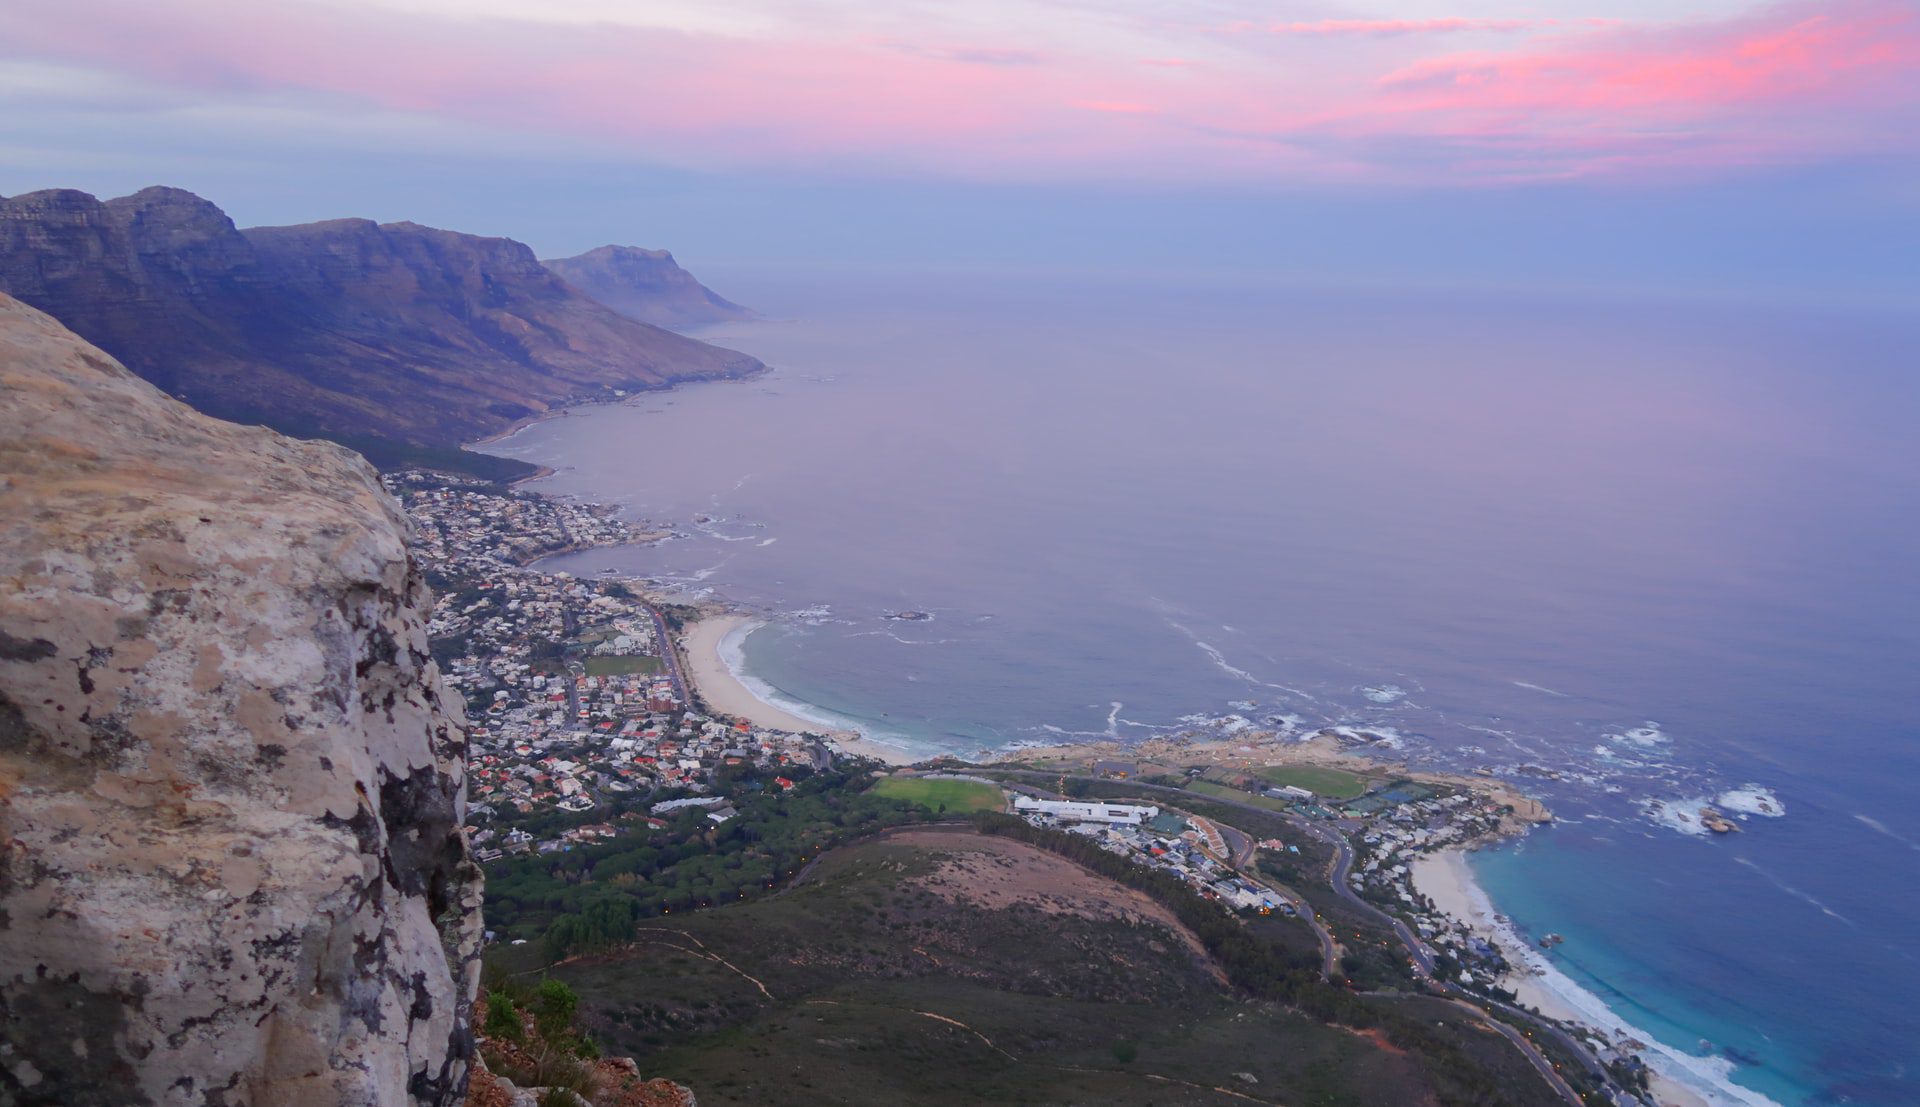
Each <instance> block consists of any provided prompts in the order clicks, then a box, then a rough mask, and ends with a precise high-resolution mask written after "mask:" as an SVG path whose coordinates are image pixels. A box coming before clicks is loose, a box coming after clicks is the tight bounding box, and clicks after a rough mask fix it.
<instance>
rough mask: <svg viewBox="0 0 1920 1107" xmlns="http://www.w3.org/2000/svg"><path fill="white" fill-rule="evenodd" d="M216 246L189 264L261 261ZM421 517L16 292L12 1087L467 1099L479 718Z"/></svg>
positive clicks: (7, 863) (53, 1099)
mask: <svg viewBox="0 0 1920 1107" xmlns="http://www.w3.org/2000/svg"><path fill="white" fill-rule="evenodd" d="M73 210H76V211H80V213H81V215H82V216H83V218H76V219H74V220H72V221H70V222H69V223H68V224H66V229H65V230H63V231H62V232H61V233H62V234H64V235H67V236H68V237H69V238H70V239H74V240H78V241H82V242H87V243H92V244H93V245H95V246H97V245H100V244H101V243H104V242H107V241H108V238H106V237H103V236H101V235H100V234H99V226H98V225H97V224H98V221H99V220H100V219H101V218H102V217H101V216H100V215H99V213H98V212H97V211H92V212H91V213H89V212H88V211H87V210H86V208H85V205H77V206H73ZM165 222H166V224H167V225H168V226H171V227H175V228H178V227H179V226H180V224H179V223H178V222H177V221H173V220H170V219H169V220H165ZM212 230H213V231H215V232H218V228H217V227H214V228H212ZM180 233H181V234H183V235H188V234H190V232H188V231H180ZM195 242H197V243H198V245H192V246H190V247H180V248H169V249H167V250H165V251H163V253H162V255H161V256H162V257H165V258H169V259H173V260H175V261H178V262H179V268H180V270H181V275H180V280H182V281H187V280H188V279H189V276H191V279H193V280H199V279H201V278H202V277H204V276H205V275H206V274H208V273H211V272H213V271H215V270H216V269H217V268H218V267H219V266H221V265H227V264H229V263H233V262H235V260H236V259H240V260H242V261H243V260H244V255H243V254H240V253H236V252H233V250H234V247H233V244H232V240H231V237H230V236H226V235H224V234H221V233H214V234H211V235H207V236H204V237H201V238H197V239H195ZM89 248H92V247H91V246H90V247H89ZM196 251H204V253H201V254H198V255H196ZM196 256H197V260H196ZM109 260H111V261H112V263H113V265H114V266H122V265H125V264H129V259H127V258H126V257H124V256H115V257H113V258H111V259H109V258H108V257H106V256H105V255H102V256H101V257H99V258H97V259H96V261H97V264H96V265H94V266H93V267H92V268H91V269H90V270H89V277H88V279H91V280H100V281H106V282H108V283H111V278H110V276H109V274H111V273H112V272H113V271H115V270H113V269H112V268H111V267H110V266H109V265H108V264H107V262H108V261H109ZM240 268H241V269H242V270H244V268H245V267H244V265H242V266H240ZM144 271H146V272H147V273H148V274H149V277H151V272H152V267H151V266H148V267H145V270H144ZM43 276H44V277H46V278H48V279H54V278H60V274H58V273H55V272H52V271H47V272H45V273H43ZM61 279H64V278H61ZM169 279H171V278H169ZM203 287H204V286H203ZM406 527H407V524H406V520H405V517H404V516H403V515H402V514H401V513H400V511H399V509H398V508H397V506H396V505H395V504H394V503H393V502H392V500H390V499H389V498H388V497H387V496H386V494H385V493H384V492H383V491H382V490H381V489H380V486H379V483H378V481H377V479H376V477H375V474H374V472H373V470H372V469H371V468H370V467H369V466H368V465H367V464H366V463H365V462H364V461H362V460H361V459H360V458H358V457H356V456H354V455H353V454H351V453H349V452H348V451H346V450H344V449H341V448H340V447H337V446H334V445H331V444H326V443H317V442H300V441H294V440H291V439H288V438H284V437H281V436H280V435H278V434H275V433H273V432H271V431H268V430H264V429H261V428H249V427H238V426H233V425H231V424H226V423H221V422H218V421H216V420H213V419H210V418H207V417H206V416H203V415H200V414H198V413H196V412H194V411H192V410H190V409H188V408H187V407H185V406H184V405H182V404H179V403H177V402H174V401H172V400H170V399H168V398H166V397H165V396H163V395H161V394H160V393H159V392H157V391H156V390H155V389H154V388H153V387H152V386H150V385H148V384H147V383H145V382H143V381H141V380H139V379H138V378H136V377H135V376H133V375H132V374H131V373H129V372H127V371H126V370H125V369H123V368H122V367H121V366H119V365H117V364H115V363H114V362H113V361H112V360H111V359H109V358H107V357H106V356H105V355H103V354H102V353H101V352H100V351H98V350H96V349H94V348H92V347H89V346H88V345H86V344H85V343H83V342H81V341H80V340H79V339H77V338H75V337H74V336H73V335H72V334H70V333H69V332H67V331H65V330H64V329H63V328H61V327H60V326H59V325H58V324H57V323H55V321H54V320H52V319H50V318H48V317H47V316H45V315H43V314H41V313H39V312H37V311H35V310H33V309H31V308H28V307H25V306H23V305H21V304H19V303H18V302H16V301H14V300H12V299H10V298H7V297H5V296H0V565H4V566H5V573H4V575H0V1028H3V1029H4V1033H0V1102H8V1103H34V1104H42V1103H44V1104H61V1105H63V1107H87V1105H101V1107H106V1105H112V1107H133V1105H145V1104H152V1105H161V1104H182V1105H185V1104H194V1105H227V1107H238V1105H241V1104H262V1105H264V1104H274V1105H316V1107H317V1105H328V1107H331V1105H347V1104H352V1105H374V1104H379V1105H389V1104H404V1103H409V1102H411V1103H419V1104H448V1103H457V1102H459V1101H460V1100H461V1097H462V1096H463V1094H464V1090H465V1084H466V1075H467V1069H468V1065H469V1059H470V1057H471V1056H472V1052H473V1040H472V1037H471V1032H470V1013H471V1005H472V1001H473V988H474V984H475V982H476V977H477V971H478V970H477V955H478V944H479V934H478V928H479V925H480V924H479V912H478V909H477V907H478V895H479V885H478V880H479V876H478V871H477V869H476V868H475V867H474V865H473V864H472V862H471V861H470V859H469V857H468V853H467V848H466V843H465V841H464V837H463V834H462V830H461V824H462V822H463V821H464V809H465V803H466V795H465V778H464V770H463V756H464V747H465V729H464V724H463V722H462V720H461V718H460V714H459V708H458V706H457V701H455V700H453V699H450V698H447V697H446V696H445V695H444V694H443V692H442V689H441V685H440V681H439V677H438V675H437V673H436V672H435V670H434V668H433V666H432V664H431V662H430V660H429V658H428V652H427V637H426V631H425V614H426V611H427V596H426V594H425V587H424V584H423V582H422V578H421V574H420V572H419V570H418V568H417V567H416V566H415V565H414V563H413V562H412V561H411V560H410V558H409V556H408V553H407V546H406V538H407V530H406Z"/></svg>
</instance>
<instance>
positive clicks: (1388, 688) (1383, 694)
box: [1360, 684, 1407, 703]
mask: <svg viewBox="0 0 1920 1107" xmlns="http://www.w3.org/2000/svg"><path fill="white" fill-rule="evenodd" d="M1360 694H1361V695H1363V696H1365V697H1366V698H1368V699H1370V700H1372V701H1373V702H1375V703H1393V702H1394V701H1395V700H1400V699H1405V698H1406V695H1407V690H1406V689H1405V688H1402V687H1400V686H1399V685H1398V684H1374V685H1369V686H1368V687H1365V688H1362V689H1360Z"/></svg>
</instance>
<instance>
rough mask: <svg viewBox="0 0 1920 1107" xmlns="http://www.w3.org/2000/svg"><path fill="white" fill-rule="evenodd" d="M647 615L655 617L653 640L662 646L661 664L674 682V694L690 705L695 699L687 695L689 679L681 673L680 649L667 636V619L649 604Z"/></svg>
mask: <svg viewBox="0 0 1920 1107" xmlns="http://www.w3.org/2000/svg"><path fill="white" fill-rule="evenodd" d="M646 608H647V614H648V615H651V616H653V640H654V641H655V642H658V643H659V644H660V663H661V664H662V665H664V666H666V669H667V678H668V679H669V680H671V681H673V694H674V696H675V697H676V698H677V699H679V701H680V702H681V703H686V704H690V703H692V702H693V697H692V696H690V695H688V694H687V678H686V675H685V674H684V673H682V672H681V671H680V647H679V645H678V644H676V643H675V642H674V640H673V639H672V638H670V637H668V636H667V619H666V616H664V615H662V614H660V609H659V608H657V607H655V606H653V605H652V604H647V605H646Z"/></svg>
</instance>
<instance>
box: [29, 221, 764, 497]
mask: <svg viewBox="0 0 1920 1107" xmlns="http://www.w3.org/2000/svg"><path fill="white" fill-rule="evenodd" d="M0 291H4V292H9V293H11V294H13V295H14V296H16V297H18V298H19V299H21V300H23V301H25V302H27V303H29V304H32V305H33V306H35V307H38V308H40V309H42V310H44V311H46V312H47V313H48V314H50V315H53V316H54V317H55V318H57V319H59V320H60V321H61V322H62V323H64V324H66V325H67V326H68V327H70V328H71V329H73V330H74V331H75V332H76V333H78V334H79V335H80V336H81V337H83V338H85V339H87V340H88V341H89V342H92V343H94V344H96V345H98V346H100V347H101V348H102V349H104V350H106V351H107V352H108V353H110V354H112V355H113V356H115V357H117V358H119V359H120V360H121V361H122V362H123V363H125V364H126V365H127V367H128V368H130V369H132V370H133V371H134V372H136V373H138V374H139V375H141V376H143V377H145V378H147V379H148V380H150V381H153V382H154V383H155V384H157V385H159V386H160V387H161V388H163V389H165V390H167V391H168V392H171V393H173V394H174V395H176V396H179V397H180V398H182V399H185V400H186V401H188V402H189V403H191V404H193V405H194V406H195V407H198V408H200V409H201V410H202V411H206V412H208V413H211V414H214V415H219V416H221V417H224V418H228V419H235V420H241V421H257V422H262V423H266V424H267V425H269V426H272V427H275V428H277V429H280V430H285V431H288V432H291V433H295V434H302V435H316V436H322V437H328V438H335V439H338V440H340V441H344V442H347V443H349V444H351V445H354V446H356V447H359V448H361V449H363V450H366V451H367V452H368V453H369V454H370V455H371V456H374V457H376V459H377V460H378V459H379V458H380V456H381V455H382V454H383V453H384V454H386V455H389V456H390V457H393V456H394V455H395V454H396V451H398V452H400V453H406V452H408V451H407V450H406V449H404V448H403V447H449V446H455V445H458V444H459V443H461V442H464V441H468V440H471V439H474V438H477V437H481V436H483V435H486V434H488V433H491V432H494V431H498V430H500V429H502V428H504V427H506V426H508V425H510V424H511V423H512V422H513V421H514V420H516V419H518V418H521V417H524V416H527V415H530V414H534V413H537V412H541V411H545V410H547V409H549V408H551V407H554V406H557V405H560V404H562V403H565V402H567V401H569V400H573V399H583V398H589V397H593V396H605V395H608V394H610V392H611V391H613V390H627V391H632V390H640V389H649V388H660V387H664V386H666V385H668V384H671V383H673V382H675V381H683V380H699V379H713V378H720V377H738V376H746V375H750V374H753V373H756V372H759V371H761V370H763V369H764V368H765V366H763V365H762V364H761V363H760V362H759V361H757V360H755V359H754V358H751V357H748V356H747V355H745V354H740V353H735V352H734V351H731V350H723V349H720V348H718V347H715V346H709V345H707V344H706V343H703V342H698V341H695V340H693V339H691V338H686V337H684V336H681V335H678V334H674V333H672V332H671V331H667V330H664V329H661V328H659V327H655V326H650V325H648V324H646V323H642V322H638V321H636V320H634V319H630V318H628V317H626V316H624V315H622V314H620V313H618V312H616V311H614V310H612V309H611V308H609V307H607V306H605V305H603V304H602V303H600V302H599V301H597V300H595V299H593V298H591V297H590V296H588V295H586V294H585V293H583V292H581V291H578V290H576V289H574V288H573V287H571V286H570V285H568V284H567V283H566V282H565V281H563V280H561V279H559V278H558V277H556V276H554V275H553V274H552V273H550V272H548V271H547V269H546V268H545V267H543V266H542V265H541V264H540V262H539V261H538V260H537V259H535V257H534V256H533V251H531V250H530V249H528V248H527V247H526V246H524V245H522V244H520V243H518V242H514V241H512V240H511V239H504V238H482V237H479V236H476V235H466V234H457V233H455V232H452V231H442V230H435V229H433V228H430V227H422V226H419V225H417V224H414V223H389V224H384V225H383V224H376V223H373V222H371V221H368V220H364V219H340V220H333V221H330V222H325V223H313V224H307V225H304V226H295V227H260V228H254V229H252V230H247V231H241V230H237V229H236V228H235V227H234V225H233V222H232V220H230V219H228V218H227V216H226V214H225V213H224V212H222V211H221V210H220V209H219V208H218V207H215V206H214V205H213V204H211V203H209V202H207V201H206V200H203V199H201V198H200V197H198V196H195V195H193V194H192V193H189V192H183V191H181V190H179V189H172V188H149V189H144V190H142V191H141V192H138V193H136V194H134V195H132V196H126V197H122V198H120V199H117V200H110V201H107V202H105V203H102V202H101V201H99V200H96V199H95V198H94V197H92V196H89V195H87V194H86V193H84V192H75V191H70V190H51V191H45V192H34V193H29V194H27V195H24V196H16V197H13V198H12V199H0Z"/></svg>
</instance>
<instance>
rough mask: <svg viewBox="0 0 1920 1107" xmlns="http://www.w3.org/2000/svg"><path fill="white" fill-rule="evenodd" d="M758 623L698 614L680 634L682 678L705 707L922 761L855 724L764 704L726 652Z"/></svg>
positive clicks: (841, 745)
mask: <svg viewBox="0 0 1920 1107" xmlns="http://www.w3.org/2000/svg"><path fill="white" fill-rule="evenodd" d="M762 625H764V624H763V621H762V620H760V619H757V618H755V617H753V616H751V615H742V614H739V613H737V612H721V613H715V614H711V615H703V616H702V617H701V618H700V619H698V620H697V621H695V622H694V623H693V624H692V625H691V626H689V627H688V628H687V629H686V631H685V632H684V633H683V634H682V635H681V637H680V650H681V654H682V656H683V657H684V659H685V661H686V670H687V680H688V682H689V683H691V684H692V685H693V686H694V688H695V689H696V690H697V692H698V694H699V696H700V699H701V701H702V702H703V703H705V704H706V706H707V709H708V710H709V711H712V712H715V713H717V714H722V715H731V716H734V717H735V718H740V719H745V720H747V721H748V722H750V723H753V724H754V725H755V726H763V727H767V728H768V729H770V730H784V731H789V732H792V733H795V734H803V733H804V734H820V735H823V736H825V737H826V739H827V741H828V742H829V744H831V745H832V746H833V747H834V748H835V749H836V750H839V751H841V752H844V753H849V754H852V755H854V756H857V757H869V758H872V759H874V760H876V761H881V762H885V763H886V764H888V765H911V764H914V763H915V762H916V761H921V760H925V759H924V758H916V757H914V756H913V755H912V754H911V753H910V752H909V751H907V750H904V749H901V748H900V747H898V746H889V745H886V744H884V743H881V742H875V741H872V740H871V739H869V738H867V737H866V736H865V735H863V734H862V733H861V732H860V731H859V730H858V729H856V728H853V727H842V728H834V727H827V726H823V725H822V724H820V723H818V722H815V721H813V720H810V719H806V718H803V717H802V716H800V715H797V714H795V713H793V712H792V711H789V710H787V709H786V708H783V707H781V706H780V705H778V704H775V703H769V702H768V701H767V700H766V699H765V698H763V697H762V696H760V695H759V694H757V693H756V692H754V690H753V689H752V688H750V687H749V686H748V685H747V683H746V682H745V681H744V680H742V679H741V678H740V675H739V674H738V673H737V672H735V671H734V667H733V665H732V664H730V663H729V662H728V660H727V657H726V653H727V649H728V645H729V640H730V639H731V640H732V641H733V642H735V643H737V642H738V641H739V639H741V638H744V637H745V636H746V635H748V634H751V633H753V631H754V630H755V629H757V628H758V627H760V626H762Z"/></svg>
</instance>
